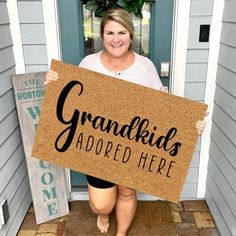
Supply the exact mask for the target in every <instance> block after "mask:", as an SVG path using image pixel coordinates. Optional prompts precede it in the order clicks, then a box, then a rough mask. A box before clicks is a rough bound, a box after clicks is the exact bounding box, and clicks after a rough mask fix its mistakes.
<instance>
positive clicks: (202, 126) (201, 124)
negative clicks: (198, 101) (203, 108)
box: [196, 112, 209, 135]
mask: <svg viewBox="0 0 236 236" xmlns="http://www.w3.org/2000/svg"><path fill="white" fill-rule="evenodd" d="M208 114H209V113H208V112H207V113H206V114H205V117H206V116H207V115H208ZM205 127H206V121H205V120H199V121H198V122H197V123H196V129H197V133H198V135H201V134H202V132H203V131H204V129H205Z"/></svg>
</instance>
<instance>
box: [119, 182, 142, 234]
mask: <svg viewBox="0 0 236 236" xmlns="http://www.w3.org/2000/svg"><path fill="white" fill-rule="evenodd" d="M117 191H118V192H117V200H116V218H117V234H116V236H126V234H127V231H128V229H129V227H130V225H131V223H132V220H133V218H134V215H135V212H136V208H137V197H136V191H135V190H132V189H129V188H126V187H122V186H118V190H117Z"/></svg>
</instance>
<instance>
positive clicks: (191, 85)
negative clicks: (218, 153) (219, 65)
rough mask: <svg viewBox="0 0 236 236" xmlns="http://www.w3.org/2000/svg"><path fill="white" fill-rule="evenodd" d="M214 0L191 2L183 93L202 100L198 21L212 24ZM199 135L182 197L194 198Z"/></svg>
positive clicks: (203, 53)
mask: <svg viewBox="0 0 236 236" xmlns="http://www.w3.org/2000/svg"><path fill="white" fill-rule="evenodd" d="M212 9H213V0H192V1H191V5H190V18H189V33H188V47H187V59H186V75H185V88H184V96H185V97H186V98H189V99H191V100H195V101H199V102H204V100H205V84H206V78H207V69H208V54H209V42H199V30H200V25H205V24H211V18H212ZM200 148H201V137H199V139H198V142H197V145H196V148H195V151H194V154H193V159H192V162H191V164H190V168H189V171H188V175H187V178H186V182H185V184H184V187H183V191H182V194H181V199H182V200H185V199H197V188H198V175H199V163H200ZM201 158H204V157H201Z"/></svg>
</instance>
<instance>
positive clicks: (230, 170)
mask: <svg viewBox="0 0 236 236" xmlns="http://www.w3.org/2000/svg"><path fill="white" fill-rule="evenodd" d="M210 155H211V159H212V161H214V163H215V165H216V166H217V170H216V171H220V174H218V176H216V177H217V179H219V176H220V177H221V178H220V179H219V181H216V182H217V183H218V182H221V181H222V182H223V183H224V184H223V185H225V186H229V187H228V191H227V193H231V194H227V195H225V197H226V199H228V200H227V202H229V203H232V204H229V205H231V209H232V211H233V214H234V216H235V217H236V185H235V180H236V171H235V168H234V167H233V166H232V165H231V163H230V162H229V161H228V160H227V158H226V157H225V155H224V153H223V152H222V151H221V150H220V149H219V147H218V146H217V144H216V143H215V142H214V141H212V143H211V147H210ZM216 171H215V172H216ZM223 173H224V175H225V178H224V176H223ZM226 179H227V182H226ZM223 188H224V187H223ZM223 188H222V189H223ZM223 192H225V191H223Z"/></svg>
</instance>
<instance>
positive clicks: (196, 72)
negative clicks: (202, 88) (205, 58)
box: [186, 63, 207, 83]
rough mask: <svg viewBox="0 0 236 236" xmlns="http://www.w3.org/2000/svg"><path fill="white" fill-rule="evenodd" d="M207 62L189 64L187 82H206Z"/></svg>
mask: <svg viewBox="0 0 236 236" xmlns="http://www.w3.org/2000/svg"><path fill="white" fill-rule="evenodd" d="M206 76H207V63H194V64H187V66H186V82H194V83H197V82H206Z"/></svg>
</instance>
